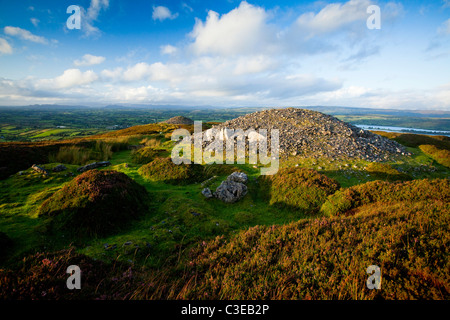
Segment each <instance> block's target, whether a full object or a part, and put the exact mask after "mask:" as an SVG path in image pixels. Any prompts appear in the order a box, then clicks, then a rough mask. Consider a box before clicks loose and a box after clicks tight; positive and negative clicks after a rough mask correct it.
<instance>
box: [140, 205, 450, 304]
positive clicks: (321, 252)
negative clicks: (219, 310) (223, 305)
mask: <svg viewBox="0 0 450 320" xmlns="http://www.w3.org/2000/svg"><path fill="white" fill-rule="evenodd" d="M449 222H450V205H449V204H448V203H443V202H435V203H431V204H430V203H426V202H415V203H410V202H399V203H395V204H390V205H387V206H377V205H372V206H369V207H363V208H360V209H359V212H358V214H357V215H355V216H350V217H344V218H340V217H335V218H319V219H314V220H301V221H299V222H294V223H290V224H287V225H282V226H255V227H253V228H250V229H248V230H246V231H242V232H239V233H238V234H236V235H234V236H232V237H231V238H227V237H224V236H219V237H217V238H216V239H215V240H213V241H209V242H206V243H205V242H203V243H199V244H198V247H197V248H196V249H193V250H192V252H191V254H190V258H189V260H188V261H187V262H186V265H187V266H188V269H186V271H185V272H184V273H183V275H180V274H179V275H178V279H182V280H177V279H175V278H174V280H173V285H172V286H170V285H169V288H168V289H167V290H166V293H165V294H166V297H169V298H170V297H177V298H180V299H226V300H234V299H237V300H239V299H250V300H252V299H257V300H264V299H276V300H284V299H394V300H400V299H401V300H404V299H405V300H407V299H449V298H450V287H449V283H450V275H449V273H448V268H449V267H450V260H449V258H448V257H449V251H448V250H449V249H448V248H449V245H450V234H449V232H448V225H449ZM370 265H377V266H379V267H380V268H381V272H382V283H381V288H382V289H381V290H369V289H367V287H366V281H367V278H368V275H367V273H366V269H367V267H368V266H370ZM140 294H141V297H150V296H152V295H153V294H155V292H154V289H153V288H152V287H150V286H147V288H146V290H141V291H140Z"/></svg>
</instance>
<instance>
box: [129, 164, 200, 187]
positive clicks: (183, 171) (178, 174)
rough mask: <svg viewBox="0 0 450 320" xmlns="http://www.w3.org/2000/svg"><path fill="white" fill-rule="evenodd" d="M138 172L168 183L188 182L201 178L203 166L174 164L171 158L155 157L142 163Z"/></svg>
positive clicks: (146, 176)
mask: <svg viewBox="0 0 450 320" xmlns="http://www.w3.org/2000/svg"><path fill="white" fill-rule="evenodd" d="M138 172H139V174H140V175H141V176H143V177H144V178H146V179H150V180H153V181H162V182H165V183H170V184H180V185H184V184H189V183H193V182H199V181H201V180H202V179H203V177H204V175H203V167H202V166H201V165H199V164H180V165H176V164H174V163H173V162H172V159H171V158H159V157H158V158H155V159H154V160H153V161H152V162H150V163H147V164H145V165H143V166H142V167H141V168H140V169H139V171H138Z"/></svg>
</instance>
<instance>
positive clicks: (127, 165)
mask: <svg viewBox="0 0 450 320" xmlns="http://www.w3.org/2000/svg"><path fill="white" fill-rule="evenodd" d="M149 129H150V131H151V132H148V130H149ZM156 131H158V130H156ZM156 131H155V129H154V128H149V127H147V128H145V127H141V128H139V130H138V132H137V131H133V130H130V129H128V131H126V133H127V134H129V135H136V134H141V136H139V137H138V138H136V139H135V141H134V140H133V141H129V143H137V142H138V141H139V140H140V139H142V138H145V137H149V138H152V137H153V136H152V135H148V134H154V133H155V132H156ZM142 134H143V135H142ZM116 135H117V134H114V135H107V138H111V136H116ZM427 142H429V141H427ZM163 147H169V144H164V145H163ZM410 151H412V152H413V156H412V157H411V158H403V159H400V160H398V161H396V162H393V163H390V168H387V169H386V168H384V169H380V170H381V171H367V170H366V169H367V167H368V166H369V165H370V164H369V163H367V162H364V161H355V162H351V161H349V162H345V163H343V162H335V161H321V160H317V159H301V158H290V159H288V160H287V161H285V162H283V163H282V167H289V166H295V165H299V166H301V167H305V168H311V169H316V170H318V171H319V172H321V173H323V174H325V175H327V176H328V177H331V178H334V179H336V180H338V181H339V183H340V185H341V186H342V187H344V188H346V187H350V186H353V185H358V184H362V183H364V182H367V181H373V180H378V179H382V180H390V179H391V178H392V177H391V176H392V169H395V170H397V171H398V172H401V173H403V174H404V175H405V176H403V177H404V178H405V179H423V178H439V177H440V178H442V177H448V176H449V173H450V171H449V169H448V168H446V167H444V166H442V165H440V164H438V163H437V162H436V161H434V160H433V159H432V158H431V157H430V156H428V155H426V154H425V153H423V152H422V151H421V150H420V149H419V148H418V147H417V146H416V147H411V148H410ZM110 161H111V163H112V166H111V167H109V168H108V169H113V170H117V171H121V172H123V173H125V174H127V175H128V176H129V177H131V178H133V179H134V180H135V181H137V182H138V183H139V184H141V185H143V186H144V187H145V188H146V189H147V190H148V192H149V193H150V196H151V198H152V199H153V200H152V204H151V208H150V209H149V211H148V212H147V213H146V214H145V215H144V216H143V217H142V218H141V219H140V220H138V221H135V222H132V223H131V224H130V226H129V227H128V228H127V229H125V230H123V231H122V232H120V233H118V234H114V235H112V236H109V237H103V238H94V239H91V240H87V241H86V242H84V243H81V244H78V245H77V251H78V252H79V253H83V254H86V255H87V256H89V257H92V258H95V259H100V260H103V261H106V262H111V261H116V260H119V261H124V262H132V263H134V264H135V265H137V266H146V267H147V268H161V267H162V266H173V265H175V264H176V262H177V261H184V259H185V257H186V255H187V253H188V252H189V251H190V249H191V248H192V247H194V246H195V245H196V244H197V243H199V242H202V241H209V240H212V239H214V238H215V237H216V236H224V237H233V235H235V234H239V232H241V231H242V232H246V231H245V230H247V229H248V228H249V227H254V226H258V225H260V226H271V225H279V226H282V225H285V224H289V223H296V221H310V220H311V219H313V220H314V219H316V218H317V216H314V215H313V216H310V215H306V214H304V213H302V212H301V211H300V212H299V211H296V212H294V211H291V210H289V209H283V208H279V207H278V208H277V207H273V206H269V205H268V199H266V198H265V197H264V195H263V194H261V193H260V192H259V191H258V190H259V185H258V182H257V180H256V178H257V177H258V175H259V170H257V169H254V168H253V167H252V166H249V165H237V167H239V168H240V169H241V170H243V171H245V172H247V173H248V174H249V177H250V179H249V184H248V186H249V194H248V195H247V196H246V197H245V198H244V199H243V200H242V201H240V202H238V203H235V204H225V203H222V202H221V201H219V200H216V199H211V200H206V199H205V198H204V197H203V196H202V195H201V193H200V192H201V190H202V186H201V185H200V184H199V183H196V184H190V185H187V186H176V185H169V184H165V183H162V182H155V181H151V180H146V179H144V178H143V177H142V176H141V175H140V174H139V173H138V169H139V168H140V166H141V165H140V164H134V163H132V155H131V151H129V150H123V151H118V152H115V153H114V154H113V156H112V159H110ZM55 165H56V164H48V165H46V167H48V168H52V167H54V166H55ZM67 166H68V167H69V169H70V171H72V172H74V173H76V168H77V166H76V165H67ZM24 173H25V174H24V175H18V174H15V175H13V176H12V177H10V178H8V179H6V180H2V181H0V231H3V232H5V233H6V234H7V235H8V236H9V237H10V238H12V239H13V241H14V243H15V245H14V247H13V248H12V250H11V251H10V255H9V257H10V261H14V260H15V259H19V258H21V257H22V256H24V255H25V254H26V253H29V252H34V251H36V250H37V251H51V250H59V249H62V248H66V247H68V246H69V245H70V243H71V242H72V241H71V239H65V238H64V237H62V235H56V236H54V237H52V238H49V237H47V236H44V234H43V233H42V230H40V228H39V227H40V225H41V221H40V220H39V219H38V218H37V217H36V209H37V208H38V206H39V205H40V204H41V203H42V202H43V201H44V200H45V199H46V198H48V197H49V196H50V195H51V194H52V193H53V192H55V191H56V190H59V189H60V188H62V186H63V185H64V184H65V183H67V182H68V181H70V180H71V179H72V178H71V177H66V176H65V173H66V172H62V173H58V174H52V175H51V176H50V177H49V178H43V177H41V176H40V175H39V174H36V173H34V172H33V171H32V170H30V169H28V170H26V171H24ZM395 176H396V175H395ZM224 178H225V176H221V177H219V178H218V179H217V180H216V181H215V182H213V184H212V186H211V189H214V188H215V187H216V186H217V185H218V184H219V183H220V181H221V180H223V179H224ZM193 213H195V214H193ZM299 223H300V222H299ZM304 223H307V222H304ZM286 228H288V229H289V227H286ZM126 242H131V244H129V245H125V243H126ZM114 244H115V245H117V248H116V249H114V250H105V245H107V247H108V246H111V245H114ZM3 263H4V264H5V263H7V262H3ZM0 265H1V264H0ZM357 296H358V295H357V294H356V295H353V296H352V295H350V297H357Z"/></svg>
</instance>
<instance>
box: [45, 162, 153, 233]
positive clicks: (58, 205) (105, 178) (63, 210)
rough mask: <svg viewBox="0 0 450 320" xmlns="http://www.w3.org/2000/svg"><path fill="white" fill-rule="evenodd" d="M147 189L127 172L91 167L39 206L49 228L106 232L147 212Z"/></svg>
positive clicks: (79, 231) (72, 231)
mask: <svg viewBox="0 0 450 320" xmlns="http://www.w3.org/2000/svg"><path fill="white" fill-rule="evenodd" d="M147 200H148V195H147V191H146V190H145V188H144V187H142V186H140V185H139V184H138V183H136V182H135V181H134V180H132V179H131V178H129V177H128V176H127V175H125V174H123V173H120V172H116V171H112V170H106V171H97V170H89V171H86V172H85V173H83V174H81V175H79V176H78V177H76V178H75V179H73V180H72V181H71V182H69V183H68V184H67V185H66V186H64V187H63V188H62V189H61V190H59V191H57V192H56V193H55V194H54V195H53V196H51V197H50V198H49V199H47V200H46V201H44V202H43V203H42V205H41V206H40V208H39V209H38V214H39V216H41V217H46V218H47V219H48V225H49V230H51V231H56V230H59V231H64V232H66V233H69V234H73V235H76V236H97V235H106V234H110V233H112V232H114V231H117V230H119V229H120V228H121V227H123V226H124V225H127V223H128V222H129V221H130V220H132V219H136V218H137V217H139V216H140V215H141V214H143V213H144V212H146V202H147Z"/></svg>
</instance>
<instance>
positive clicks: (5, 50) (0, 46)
mask: <svg viewBox="0 0 450 320" xmlns="http://www.w3.org/2000/svg"><path fill="white" fill-rule="evenodd" d="M11 53H13V48H12V47H11V45H10V44H9V43H8V41H6V39H3V38H0V54H11Z"/></svg>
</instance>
